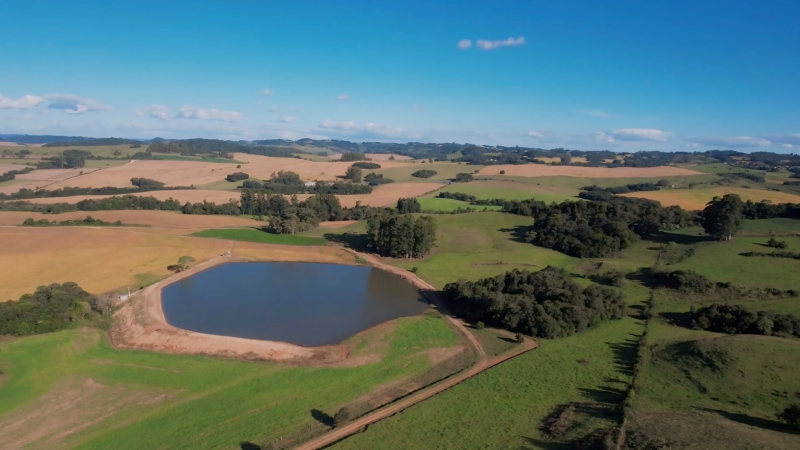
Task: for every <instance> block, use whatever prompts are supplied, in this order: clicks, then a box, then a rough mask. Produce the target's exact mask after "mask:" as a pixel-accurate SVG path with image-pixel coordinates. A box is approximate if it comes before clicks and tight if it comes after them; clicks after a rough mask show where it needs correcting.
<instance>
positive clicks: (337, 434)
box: [296, 251, 539, 450]
mask: <svg viewBox="0 0 800 450" xmlns="http://www.w3.org/2000/svg"><path fill="white" fill-rule="evenodd" d="M351 252H352V253H354V254H356V255H357V256H359V257H361V258H363V259H365V260H367V261H368V262H369V263H370V264H372V265H373V266H375V267H378V268H379V269H383V270H386V271H389V272H392V273H395V274H397V275H400V276H402V277H403V278H405V279H406V280H408V281H410V282H412V283H414V284H415V285H416V286H417V287H418V288H419V289H421V290H422V291H423V292H425V294H426V295H427V296H428V297H429V298H430V299H431V301H433V302H435V303H436V304H437V307H438V308H439V310H440V311H441V312H442V313H443V314H444V315H445V317H447V319H448V320H450V322H451V323H453V325H455V327H456V328H457V329H458V330H459V331H461V332H462V333H463V334H464V336H465V337H466V338H467V340H468V341H469V342H470V343H471V344H472V345H473V346H474V347H475V349H476V350H477V352H478V355H479V359H478V362H477V363H475V365H474V366H472V367H471V368H470V369H469V370H467V371H465V372H463V373H460V374H458V375H454V376H452V377H450V378H447V379H445V380H442V381H440V382H439V383H437V384H434V385H432V386H429V387H427V388H424V389H421V390H419V391H417V392H415V393H413V394H411V395H409V396H408V397H405V398H403V399H401V400H398V401H396V402H394V403H391V404H389V405H387V406H384V407H383V408H380V409H378V410H376V411H374V412H372V413H369V414H367V415H365V416H363V417H360V418H358V419H356V420H354V421H353V422H350V423H349V424H347V425H344V426H342V427H339V428H335V429H333V430H331V431H330V432H328V433H325V434H323V435H322V436H319V437H317V438H315V439H312V440H310V441H308V442H305V443H303V444H302V445H300V446H298V447H296V449H297V450H313V449H318V448H323V447H325V446H328V445H331V444H333V443H335V442H338V441H340V440H342V439H344V438H346V437H347V436H350V435H351V434H354V433H356V432H358V431H359V430H361V429H362V428H364V427H366V426H367V425H370V424H373V423H375V422H378V421H380V420H383V419H385V418H387V417H390V416H393V415H395V414H397V413H399V412H401V411H403V410H404V409H406V408H409V407H411V406H413V405H416V404H417V403H419V402H421V401H423V400H427V399H429V398H431V397H433V396H434V395H436V394H438V393H440V392H443V391H445V390H447V389H450V388H451V387H453V386H455V385H457V384H458V383H461V382H462V381H464V380H467V379H469V378H472V377H473V376H475V375H477V374H479V373H481V372H483V371H484V370H486V369H489V368H490V367H493V366H495V365H497V364H500V363H502V362H503V361H507V360H509V359H511V358H514V357H516V356H519V355H521V354H523V353H525V352H528V351H530V350H533V349H535V348H536V347H538V345H539V344H538V343H537V342H535V341H532V340H530V339H527V338H526V339H525V342H524V343H523V345H521V346H519V347H517V348H515V349H514V350H512V351H510V352H508V353H505V354H503V355H500V356H496V357H488V356H487V355H486V351H484V349H483V347H482V346H481V344H480V342H479V341H478V340H477V338H476V337H475V335H473V334H472V333H470V332H469V330H467V328H466V326H465V324H464V322H462V321H461V320H459V319H456V318H454V317H453V316H451V315H450V314H448V312H447V311H446V310H445V309H444V305H443V304H442V302H440V301H439V300H440V299H439V298H438V296H436V289H435V288H434V287H433V286H431V285H430V284H428V283H427V282H426V281H424V280H422V279H420V278H419V277H417V276H416V275H413V274H410V273H409V272H407V271H405V270H403V269H399V268H397V267H394V266H390V265H388V264H385V263H383V262H382V261H380V260H379V259H378V258H375V257H373V256H371V255H366V254H363V253H358V252H354V251H351Z"/></svg>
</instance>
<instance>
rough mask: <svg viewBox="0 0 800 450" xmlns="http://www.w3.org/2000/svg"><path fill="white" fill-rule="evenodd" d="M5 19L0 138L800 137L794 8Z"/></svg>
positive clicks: (577, 144) (618, 5)
mask: <svg viewBox="0 0 800 450" xmlns="http://www.w3.org/2000/svg"><path fill="white" fill-rule="evenodd" d="M0 18H2V19H0V20H2V33H3V37H2V40H1V41H0V133H28V134H45V133H47V134H69V135H85V136H97V137H102V136H115V137H133V138H151V137H155V136H162V137H167V138H181V137H214V138H223V139H268V138H290V139H298V138H302V137H313V138H335V139H347V140H354V141H361V140H376V141H397V142H406V141H427V142H433V141H435V142H444V141H447V142H471V143H478V144H501V145H520V146H528V147H544V148H553V147H561V146H564V147H567V148H574V149H587V150H593V149H611V150H618V151H635V150H687V149H688V150H705V149H709V148H733V149H740V150H745V151H750V150H757V149H761V150H771V151H781V152H790V151H794V152H796V151H797V149H798V148H800V26H798V23H800V2H797V1H794V0H761V1H737V0H725V1H717V0H707V1H702V2H697V1H685V0H670V1H656V0H652V1H644V0H637V1H614V0H609V1H604V2H598V1H596V0H592V1H589V0H587V1H566V0H565V1H560V2H555V1H552V0H547V1H502V2H500V1H485V2H477V1H463V2H447V1H436V2H432V1H405V2H388V1H381V2H378V1H370V2H364V1H362V2H355V1H349V2H330V1H326V2H322V1H293V2H268V1H258V2H256V1H236V2H221V1H200V0H195V1H191V2H189V1H185V2H184V1H167V2H165V1H142V0H138V1H135V2H127V1H121V0H120V1H114V2H108V1H97V2H93V1H87V0H83V1H80V2H77V1H71V2H70V1H35V0H26V1H17V0H0Z"/></svg>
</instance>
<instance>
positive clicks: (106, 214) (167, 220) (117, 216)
mask: <svg viewBox="0 0 800 450" xmlns="http://www.w3.org/2000/svg"><path fill="white" fill-rule="evenodd" d="M86 216H92V217H94V218H95V219H100V220H104V221H106V222H116V221H118V220H119V221H120V222H122V223H124V224H131V225H149V226H151V227H156V228H161V229H164V230H162V231H165V232H167V230H170V231H168V232H169V233H170V234H188V233H191V232H193V231H197V230H201V229H206V228H224V227H262V226H264V222H259V221H257V220H253V219H247V218H244V217H236V216H222V215H219V216H198V215H189V214H181V213H180V212H177V211H137V210H128V211H70V212H65V213H61V214H42V213H34V212H23V211H0V225H6V226H13V225H20V224H21V223H22V222H24V221H25V219H27V218H32V219H34V220H56V221H62V220H76V219H85V218H86ZM172 230H174V231H175V233H172ZM1 232H2V231H0V233H1Z"/></svg>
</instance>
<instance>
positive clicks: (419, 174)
mask: <svg viewBox="0 0 800 450" xmlns="http://www.w3.org/2000/svg"><path fill="white" fill-rule="evenodd" d="M436 173H437V172H436V171H435V170H428V169H422V170H417V171H416V172H414V173H412V174H411V176H412V177H416V178H430V177H432V176H434V175H436Z"/></svg>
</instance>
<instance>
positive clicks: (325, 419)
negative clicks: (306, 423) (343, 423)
mask: <svg viewBox="0 0 800 450" xmlns="http://www.w3.org/2000/svg"><path fill="white" fill-rule="evenodd" d="M311 417H313V418H314V420H316V421H317V422H319V423H321V424H323V425H325V426H326V427H332V426H333V417H331V415H330V414H328V413H325V412H323V411H320V410H318V409H312V410H311Z"/></svg>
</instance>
